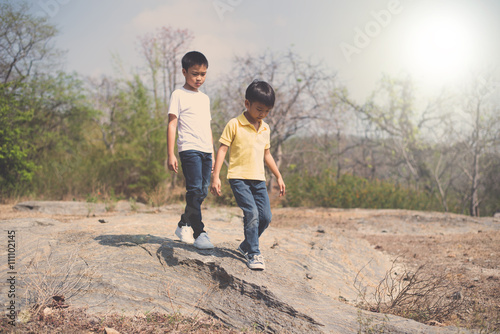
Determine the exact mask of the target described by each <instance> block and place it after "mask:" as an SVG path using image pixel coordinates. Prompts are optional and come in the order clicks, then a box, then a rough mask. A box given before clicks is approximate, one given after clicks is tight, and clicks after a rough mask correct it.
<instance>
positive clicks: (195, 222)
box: [167, 51, 214, 249]
mask: <svg viewBox="0 0 500 334" xmlns="http://www.w3.org/2000/svg"><path fill="white" fill-rule="evenodd" d="M207 69H208V61H207V58H205V56H204V55H203V54H202V53H200V52H197V51H191V52H188V53H186V54H185V55H184V57H182V74H183V75H184V77H185V79H186V81H185V84H184V86H183V87H181V88H178V89H176V90H175V91H174V92H173V93H172V96H171V98H170V106H169V110H168V127H167V149H168V169H169V170H171V171H174V172H175V173H177V172H178V168H179V167H178V162H177V158H176V156H175V152H174V148H175V133H176V130H177V127H178V132H179V133H178V139H177V147H178V150H179V157H180V159H181V166H182V172H183V173H184V177H185V179H186V208H185V211H184V213H183V214H182V216H181V220H180V221H179V223H178V225H177V229H176V230H175V234H176V235H177V236H178V237H179V238H180V240H181V241H182V242H186V243H194V246H195V247H196V248H198V249H211V248H213V247H214V246H213V245H212V243H211V242H210V239H209V238H208V235H207V233H206V232H205V230H204V227H205V225H204V224H203V222H202V219H201V203H202V202H203V200H204V199H205V197H207V195H208V186H209V184H210V175H211V172H212V169H213V162H212V155H213V140H212V130H211V128H210V121H211V119H212V118H211V115H210V99H209V98H208V96H207V95H206V94H204V93H202V92H200V91H199V90H198V88H200V87H201V85H203V83H204V82H205V78H206V75H207Z"/></svg>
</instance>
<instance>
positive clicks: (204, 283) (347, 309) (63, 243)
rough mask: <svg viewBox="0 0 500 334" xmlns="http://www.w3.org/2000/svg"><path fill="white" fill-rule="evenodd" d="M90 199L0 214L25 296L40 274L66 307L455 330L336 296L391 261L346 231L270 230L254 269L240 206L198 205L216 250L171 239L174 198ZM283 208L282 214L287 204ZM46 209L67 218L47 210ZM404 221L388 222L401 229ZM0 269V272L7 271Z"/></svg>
mask: <svg viewBox="0 0 500 334" xmlns="http://www.w3.org/2000/svg"><path fill="white" fill-rule="evenodd" d="M85 205H86V203H76V202H64V203H63V202H29V203H21V204H18V205H17V206H16V208H18V209H20V210H25V209H26V210H28V211H27V212H29V213H30V214H29V215H28V214H27V215H26V217H21V218H7V219H3V218H2V217H1V216H0V219H2V220H0V224H1V227H2V230H3V231H10V230H15V231H16V234H15V235H16V253H15V254H16V264H15V267H16V271H17V276H18V277H19V278H20V279H19V289H20V290H22V292H23V293H26V294H27V295H33V293H36V289H35V283H36V282H40V280H42V281H43V280H45V281H46V282H52V283H51V284H52V285H56V286H58V287H59V289H64V288H66V290H65V291H63V292H64V293H65V297H66V300H67V301H68V303H69V304H71V306H72V307H85V308H87V309H88V311H89V312H94V313H111V312H113V313H116V312H118V313H123V314H127V315H128V314H141V313H142V314H144V313H145V312H151V311H159V312H180V313H182V314H185V315H189V316H196V315H201V314H208V315H210V316H213V317H215V318H218V319H220V320H222V321H223V322H224V323H226V324H228V325H230V326H233V327H235V328H237V329H245V328H247V329H249V328H257V329H261V330H264V331H266V332H271V333H274V332H283V331H287V332H290V333H358V332H359V331H360V330H362V329H363V326H366V327H367V328H368V327H369V328H371V329H374V328H377V329H379V330H385V332H389V333H457V328H451V327H431V326H426V325H423V324H420V323H417V322H414V321H411V320H407V319H403V318H400V317H396V316H386V315H382V314H376V313H370V312H365V311H361V310H359V309H357V308H355V307H354V306H352V305H349V304H348V303H345V302H342V301H350V302H352V301H354V300H356V298H357V292H356V291H355V290H354V288H353V281H354V279H355V277H356V275H358V274H360V275H363V277H364V279H365V281H366V282H368V284H374V285H375V284H376V283H378V282H379V281H380V280H381V279H382V278H383V277H384V275H385V273H386V272H387V270H388V269H389V268H390V267H391V264H392V259H391V258H390V257H389V256H388V255H384V254H383V253H381V252H378V251H376V250H375V249H373V247H371V246H370V245H369V243H368V242H367V241H366V240H364V239H362V238H356V237H353V236H352V235H350V234H345V233H343V231H342V230H335V229H332V228H330V227H328V226H323V227H318V226H311V225H306V224H304V226H302V227H298V228H294V229H286V228H275V227H270V228H269V229H268V230H266V232H265V233H264V234H263V236H262V237H261V251H262V253H263V255H264V256H265V259H266V270H265V271H261V272H259V271H251V270H249V269H248V268H247V267H246V264H245V261H244V259H243V258H242V257H241V256H240V255H239V254H238V252H236V250H235V249H236V247H237V246H238V244H239V243H240V242H241V240H242V235H243V232H242V217H241V212H240V211H239V209H238V208H204V211H203V216H204V221H205V224H206V229H207V232H208V234H209V236H210V238H211V240H212V242H213V243H214V245H215V246H216V247H215V249H213V250H203V251H201V250H197V249H195V248H194V247H193V246H192V245H187V244H183V243H180V242H179V241H177V238H176V237H175V236H174V233H173V232H174V230H175V227H176V223H177V221H178V219H179V216H180V214H181V212H182V207H181V206H180V205H172V206H166V207H162V208H160V209H158V210H156V212H155V213H153V212H152V213H140V212H139V213H138V212H131V211H130V209H131V208H130V207H129V208H128V209H127V208H124V209H122V210H118V212H115V213H112V214H110V213H106V212H105V210H104V211H101V209H97V208H93V209H94V211H93V212H94V214H95V216H91V217H90V216H89V213H88V210H87V211H85ZM30 208H31V209H30ZM33 210H36V211H35V212H34V211H33ZM280 210H283V211H282V215H281V216H282V217H283V216H286V210H287V209H280ZM146 211H147V210H146V208H144V212H146ZM150 211H151V210H150ZM368 212H369V211H368V210H365V211H363V210H360V211H358V214H359V216H360V217H361V218H359V219H358V220H356V222H355V223H356V224H357V225H359V228H360V229H361V230H362V231H363V233H368V232H370V231H371V232H372V233H386V232H383V231H381V230H380V226H375V224H373V223H370V220H369V219H366V220H363V217H364V216H366V217H368V216H369V214H368ZM391 212H392V213H395V212H396V211H391ZM46 213H52V214H60V215H71V216H72V219H71V220H67V219H58V218H57V219H54V218H49V217H47V216H46V215H44V214H46ZM371 214H373V210H372V211H371ZM78 215H80V216H81V217H76V218H75V216H78ZM312 216H313V214H311V217H312ZM305 222H306V220H305V221H304V223H305ZM403 223H404V222H402V221H399V223H395V224H394V225H393V226H387V227H384V231H386V230H390V229H394V230H395V233H397V231H400V230H401V229H402V228H404V227H403ZM353 224H354V223H353ZM478 224H480V223H478ZM406 228H412V227H411V226H410V227H408V226H407V227H406ZM457 228H458V229H464V228H465V227H464V226H457ZM481 228H482V229H483V230H488V229H489V228H493V227H491V226H487V225H485V226H482V227H481ZM452 229H453V228H451V230H452ZM447 231H450V228H447ZM4 253H5V251H4V250H2V256H3V258H6V256H4V255H3V254H4ZM4 268H5V266H4V267H2V277H5V276H6V275H7V271H6V270H5V269H4ZM2 280H3V281H4V279H3V278H2ZM37 280H38V281H37ZM45 281H44V282H45ZM71 292H79V293H78V294H76V295H74V296H72V295H71ZM4 295H5V292H4V291H2V296H4ZM20 299H21V298H19V300H18V302H19V303H21V304H22V303H23V301H21V300H20ZM341 300H342V301H341ZM461 332H462V333H464V332H465V331H461Z"/></svg>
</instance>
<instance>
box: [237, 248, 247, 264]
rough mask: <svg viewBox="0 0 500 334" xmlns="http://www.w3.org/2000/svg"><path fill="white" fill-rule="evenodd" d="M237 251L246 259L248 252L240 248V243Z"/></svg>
mask: <svg viewBox="0 0 500 334" xmlns="http://www.w3.org/2000/svg"><path fill="white" fill-rule="evenodd" d="M238 252H239V253H240V255H241V256H243V257H244V258H245V260H247V261H248V252H245V251H244V250H243V248H241V245H239V246H238Z"/></svg>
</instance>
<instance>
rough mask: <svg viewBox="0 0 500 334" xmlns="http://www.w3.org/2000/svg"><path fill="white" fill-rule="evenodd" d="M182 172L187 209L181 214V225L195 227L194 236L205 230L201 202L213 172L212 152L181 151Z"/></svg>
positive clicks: (206, 193)
mask: <svg viewBox="0 0 500 334" xmlns="http://www.w3.org/2000/svg"><path fill="white" fill-rule="evenodd" d="M179 156H180V158H181V166H182V172H183V173H184V178H185V179H186V209H185V210H184V213H183V214H182V216H181V221H180V222H179V226H183V225H187V226H191V227H192V228H193V232H194V233H193V237H194V238H195V239H196V238H198V236H199V235H200V234H201V233H203V232H205V231H204V230H203V229H204V227H205V225H204V224H203V222H202V221H201V203H203V200H204V199H205V198H206V197H207V195H208V186H209V184H210V175H211V173H212V153H205V152H200V151H195V150H188V151H182V152H179Z"/></svg>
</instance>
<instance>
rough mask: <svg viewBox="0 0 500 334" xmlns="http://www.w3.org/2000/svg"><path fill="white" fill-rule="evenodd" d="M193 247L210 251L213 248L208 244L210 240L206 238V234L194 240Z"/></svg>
mask: <svg viewBox="0 0 500 334" xmlns="http://www.w3.org/2000/svg"><path fill="white" fill-rule="evenodd" d="M194 247H196V248H198V249H212V248H214V245H212V243H211V242H210V239H209V238H208V234H207V233H205V232H203V233H202V234H200V235H199V236H198V238H196V240H195V241H194Z"/></svg>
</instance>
